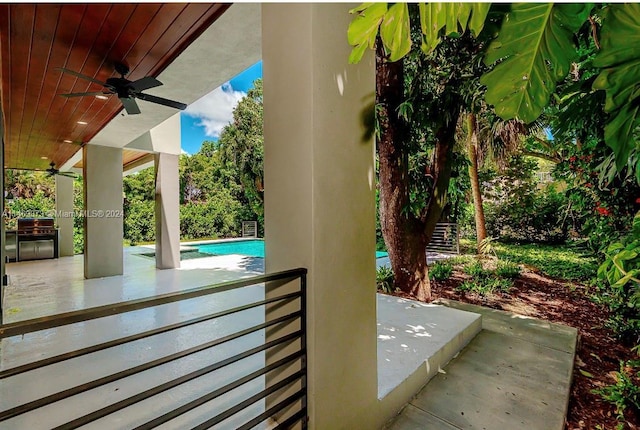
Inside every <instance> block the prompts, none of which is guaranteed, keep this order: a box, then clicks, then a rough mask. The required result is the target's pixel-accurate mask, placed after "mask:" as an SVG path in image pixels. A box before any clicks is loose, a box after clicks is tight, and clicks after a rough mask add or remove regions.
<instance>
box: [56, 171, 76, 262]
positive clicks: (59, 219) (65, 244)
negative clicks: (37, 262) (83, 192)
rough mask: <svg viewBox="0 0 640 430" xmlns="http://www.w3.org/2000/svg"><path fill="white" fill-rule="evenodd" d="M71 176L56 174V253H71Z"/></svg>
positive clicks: (63, 255)
mask: <svg viewBox="0 0 640 430" xmlns="http://www.w3.org/2000/svg"><path fill="white" fill-rule="evenodd" d="M73 216H74V213H73V178H70V177H68V176H62V175H56V224H57V225H58V255H59V256H60V257H68V256H71V255H73Z"/></svg>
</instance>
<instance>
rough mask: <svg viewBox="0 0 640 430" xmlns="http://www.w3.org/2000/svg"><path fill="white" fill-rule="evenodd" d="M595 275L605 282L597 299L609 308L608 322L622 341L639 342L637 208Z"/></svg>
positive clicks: (639, 228) (639, 237) (639, 226)
mask: <svg viewBox="0 0 640 430" xmlns="http://www.w3.org/2000/svg"><path fill="white" fill-rule="evenodd" d="M605 254H606V260H605V261H604V263H602V264H601V265H600V267H599V268H598V277H599V278H600V279H601V280H604V281H605V282H606V284H608V285H607V287H606V290H605V291H601V292H602V293H603V294H601V295H600V296H601V300H602V301H604V302H605V304H606V305H607V306H608V307H609V309H610V310H611V313H612V316H611V320H610V321H609V325H610V326H611V328H613V329H614V330H615V331H616V332H617V333H618V335H619V336H620V337H621V338H622V340H623V341H625V343H629V344H631V345H632V346H634V345H638V344H640V212H638V213H636V215H635V217H634V219H633V227H632V230H631V232H630V233H629V234H628V236H627V237H625V238H622V240H620V241H618V242H614V243H612V244H610V245H609V247H608V248H607V250H606V253H605Z"/></svg>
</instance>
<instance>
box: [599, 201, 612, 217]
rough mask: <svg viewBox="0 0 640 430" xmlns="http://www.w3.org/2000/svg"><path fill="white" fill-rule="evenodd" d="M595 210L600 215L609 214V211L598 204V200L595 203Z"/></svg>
mask: <svg viewBox="0 0 640 430" xmlns="http://www.w3.org/2000/svg"><path fill="white" fill-rule="evenodd" d="M596 211H597V212H598V213H599V214H600V215H602V216H607V215H611V211H610V210H609V209H607V208H605V207H602V206H600V202H598V203H596Z"/></svg>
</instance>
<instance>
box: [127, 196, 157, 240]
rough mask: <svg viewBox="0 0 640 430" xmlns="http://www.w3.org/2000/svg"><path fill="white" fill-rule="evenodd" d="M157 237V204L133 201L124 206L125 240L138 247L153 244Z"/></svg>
mask: <svg viewBox="0 0 640 430" xmlns="http://www.w3.org/2000/svg"><path fill="white" fill-rule="evenodd" d="M155 237H156V226H155V202H154V201H153V200H131V201H127V202H126V203H125V205H124V238H125V239H127V240H129V241H130V242H131V245H136V244H137V243H140V242H151V241H153V240H155Z"/></svg>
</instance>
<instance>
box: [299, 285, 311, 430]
mask: <svg viewBox="0 0 640 430" xmlns="http://www.w3.org/2000/svg"><path fill="white" fill-rule="evenodd" d="M300 293H301V297H300V308H301V310H302V316H301V317H300V318H301V320H300V329H301V331H302V337H301V338H300V349H301V350H302V352H303V354H302V359H301V364H302V369H301V370H302V371H303V375H302V390H303V391H304V396H303V397H302V399H301V409H302V410H303V411H304V417H303V418H302V428H303V429H306V428H307V427H308V424H309V422H308V421H309V411H308V410H307V406H308V402H307V397H308V395H309V392H308V390H307V275H306V273H305V274H303V275H302V276H300Z"/></svg>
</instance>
